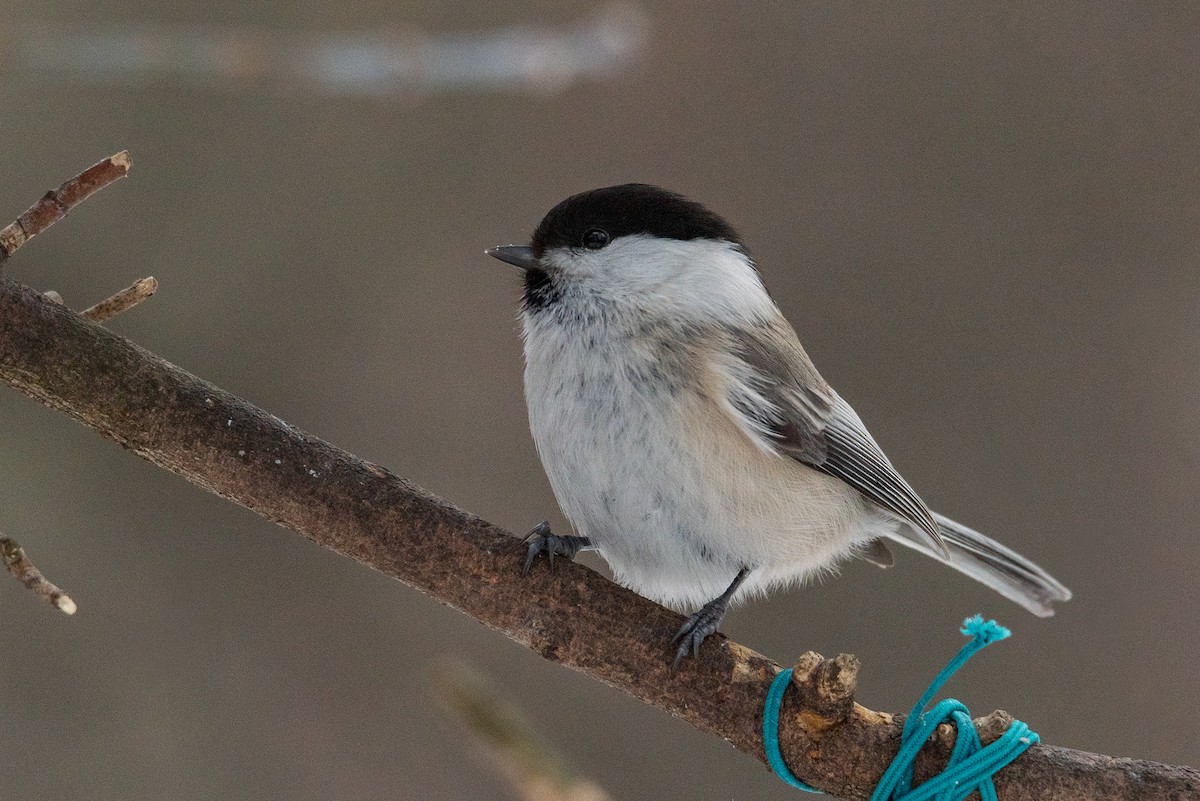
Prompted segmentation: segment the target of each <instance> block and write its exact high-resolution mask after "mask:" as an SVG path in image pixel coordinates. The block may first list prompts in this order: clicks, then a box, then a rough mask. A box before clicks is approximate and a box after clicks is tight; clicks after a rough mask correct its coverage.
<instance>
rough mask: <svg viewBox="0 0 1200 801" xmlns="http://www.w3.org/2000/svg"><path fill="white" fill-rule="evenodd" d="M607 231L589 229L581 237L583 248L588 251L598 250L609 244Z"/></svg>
mask: <svg viewBox="0 0 1200 801" xmlns="http://www.w3.org/2000/svg"><path fill="white" fill-rule="evenodd" d="M609 239H610V237H609V235H608V231H605V230H602V229H600V228H589V229H588V231H587V233H585V234H584V235H583V246H584V247H585V248H587V249H588V250H599V249H600V248H602V247H604V246H605V245H607V244H608V242H609Z"/></svg>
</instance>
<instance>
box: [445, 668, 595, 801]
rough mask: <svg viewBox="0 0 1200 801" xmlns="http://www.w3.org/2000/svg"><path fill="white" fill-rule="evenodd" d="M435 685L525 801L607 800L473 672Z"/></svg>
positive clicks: (459, 672) (449, 672) (454, 673)
mask: <svg viewBox="0 0 1200 801" xmlns="http://www.w3.org/2000/svg"><path fill="white" fill-rule="evenodd" d="M434 686H435V688H436V689H437V690H438V694H439V695H440V696H441V698H442V700H443V701H444V702H445V703H446V705H447V706H448V707H449V708H450V710H451V711H452V712H454V713H455V715H456V716H457V717H458V718H459V719H460V720H461V721H462V722H463V724H464V725H465V726H466V727H467V728H468V729H470V730H471V732H472V733H473V734H474V735H475V736H476V737H477V738H478V739H479V741H480V742H481V743H482V744H483V745H484V746H485V747H486V749H487V752H488V755H489V756H490V757H491V760H492V762H493V764H495V765H496V767H497V768H498V769H499V770H500V772H501V773H502V774H504V777H505V778H506V779H508V781H509V782H510V783H511V784H512V785H513V787H514V788H515V789H516V791H517V792H518V793H519V794H520V796H521V798H523V799H525V801H608V799H609V795H608V794H607V793H606V792H604V790H603V789H601V788H600V786H599V785H597V784H595V783H594V782H592V781H589V780H588V779H585V778H582V777H580V776H578V775H576V774H575V773H574V772H573V771H572V770H570V769H569V768H568V767H567V765H566V762H565V761H564V760H563V758H562V757H561V756H560V755H559V754H558V753H557V752H556V751H555V749H554V748H553V746H551V745H550V744H549V743H547V742H546V741H544V740H543V739H541V738H540V737H538V736H537V735H536V734H535V733H534V731H533V728H532V727H531V726H530V725H529V722H528V721H527V720H525V717H524V715H522V714H521V712H520V711H519V710H518V709H517V708H516V707H515V706H513V705H512V704H511V703H509V702H508V701H506V700H505V699H503V698H501V697H500V696H499V695H498V694H497V693H496V692H495V691H494V690H493V689H492V688H491V687H489V686H488V684H487V682H486V681H484V679H483V678H482V677H481V676H479V675H477V674H476V673H475V672H474V671H471V670H468V669H467V668H466V667H465V666H463V665H453V664H452V665H449V666H446V667H444V668H443V669H441V670H439V671H438V673H437V674H436V675H435V676H434Z"/></svg>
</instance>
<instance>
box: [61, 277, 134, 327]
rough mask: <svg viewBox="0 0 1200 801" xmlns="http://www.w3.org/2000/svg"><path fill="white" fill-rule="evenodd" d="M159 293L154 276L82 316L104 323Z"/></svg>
mask: <svg viewBox="0 0 1200 801" xmlns="http://www.w3.org/2000/svg"><path fill="white" fill-rule="evenodd" d="M157 291H158V281H157V280H155V278H154V276H150V277H149V278H143V279H142V280H140V281H137V282H136V283H134V284H133V285H132V286H128V287H126V288H125V289H122V290H121V291H120V292H118V293H117V294H115V295H113V296H112V297H111V298H108V299H106V300H102V301H100V302H99V303H97V304H96V305H95V306H92V307H91V308H88V309H84V310H83V311H81V312H80V314H81V315H83V316H84V317H86V318H87V319H89V320H91V321H92V322H93V323H102V322H104V321H105V320H108V319H111V318H113V317H116V316H117V315H118V314H120V313H121V312H123V311H125V310H127V309H132V308H133V307H134V306H136V305H138V304H139V303H141V302H142V301H143V300H147V299H148V298H149V297H150V296H151V295H153V294H154V293H155V292H157ZM43 294H44V293H43Z"/></svg>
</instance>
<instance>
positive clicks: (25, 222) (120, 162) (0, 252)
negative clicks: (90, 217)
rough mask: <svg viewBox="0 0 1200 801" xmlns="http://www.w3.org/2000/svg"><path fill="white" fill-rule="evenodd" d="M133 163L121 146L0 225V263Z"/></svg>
mask: <svg viewBox="0 0 1200 801" xmlns="http://www.w3.org/2000/svg"><path fill="white" fill-rule="evenodd" d="M132 166H133V162H132V161H131V160H130V158H129V153H128V151H125V150H122V151H121V152H120V153H117V154H116V155H113V156H109V157H108V158H106V159H104V160H103V161H100V162H97V163H96V164H93V165H92V166H90V167H88V168H87V169H86V170H84V171H83V172H81V173H79V175H76V176H75V177H74V178H72V179H71V180H69V181H67V182H66V183H64V184H63V185H62V186H60V187H59V188H58V189H51V190H50V191H49V192H47V193H46V194H45V195H43V196H42V199H41V200H39V201H38V202H37V203H34V204H33V205H32V206H30V207H29V208H28V209H26V210H25V213H24V214H22V215H21V216H20V217H18V218H17V219H16V221H14V222H12V223H10V224H9V225H7V226H5V227H4V228H3V229H0V264H4V262H5V260H7V259H8V257H9V256H11V255H12V254H14V253H16V252H17V249H18V248H19V247H21V245H24V244H25V243H26V242H28V241H29V240H30V239H33V238H34V237H35V236H37V235H38V234H40V233H41V232H42V231H45V230H46V229H47V228H49V227H50V226H52V225H54V224H55V223H56V222H58V221H59V220H61V219H62V218H63V217H66V216H67V212H69V211H70V210H71V209H73V208H74V207H75V206H78V205H79V204H80V203H82V202H83V201H85V200H87V199H88V198H89V197H91V196H92V195H94V194H95V193H96V192H99V191H100V190H101V189H103V188H104V187H106V186H108V185H109V184H111V183H113V182H114V181H117V180H119V179H121V178H124V177H125V176H126V175H127V174H128V173H129V168H130V167H132Z"/></svg>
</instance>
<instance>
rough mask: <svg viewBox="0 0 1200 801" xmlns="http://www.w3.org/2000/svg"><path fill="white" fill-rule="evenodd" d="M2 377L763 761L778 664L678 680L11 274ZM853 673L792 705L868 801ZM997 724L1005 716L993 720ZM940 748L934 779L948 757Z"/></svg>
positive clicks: (1177, 773)
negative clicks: (765, 716) (767, 701)
mask: <svg viewBox="0 0 1200 801" xmlns="http://www.w3.org/2000/svg"><path fill="white" fill-rule="evenodd" d="M0 379H3V380H4V381H5V382H7V383H8V384H10V385H11V386H13V387H15V388H17V389H19V390H20V391H22V392H24V393H25V394H27V395H29V396H31V397H33V398H35V399H37V400H39V401H41V402H42V403H44V404H46V405H47V406H50V407H52V408H55V409H58V410H60V411H62V412H64V413H66V414H68V415H69V416H71V417H73V418H75V419H76V420H79V421H80V422H82V423H84V424H85V425H87V426H89V427H91V428H93V429H95V430H96V431H98V432H99V433H100V434H101V435H102V436H104V437H106V438H108V439H111V440H113V441H115V442H118V443H120V444H121V445H123V446H125V447H127V448H129V449H131V450H133V451H134V452H135V453H137V454H138V455H139V456H141V457H143V458H144V459H147V460H148V461H150V462H152V463H154V464H156V465H158V466H160V467H163V468H165V469H167V470H170V471H172V472H175V473H178V474H179V475H181V476H183V477H184V478H186V479H188V480H189V481H191V482H193V483H195V484H197V485H199V486H201V487H203V488H205V489H207V490H208V491H210V492H213V493H215V494H217V495H220V496H221V497H223V498H227V499H229V500H231V501H234V502H235V503H238V504H241V505H243V506H245V507H247V508H249V509H251V510H253V511H254V512H256V513H258V514H260V515H262V516H263V517H265V518H267V519H268V520H271V521H273V522H276V523H279V524H280V525H283V526H285V527H287V528H290V529H292V530H294V531H297V532H299V533H302V534H304V535H305V536H307V537H308V538H309V539H311V540H313V541H314V542H316V543H318V544H320V545H324V546H325V547H327V548H331V549H333V550H335V551H337V552H338V553H341V554H343V555H345V556H349V557H351V558H353V559H356V560H358V561H360V562H362V563H363V564H365V565H368V566H370V567H373V568H375V569H376V570H379V571H381V572H383V573H386V574H387V575H389V576H393V577H394V578H397V579H399V580H400V581H402V582H404V583H405V584H408V585H410V586H412V587H415V588H417V589H419V590H421V591H422V592H425V593H427V594H429V595H431V596H433V597H434V598H436V599H438V600H439V601H441V602H442V603H444V604H447V605H449V606H452V607H454V608H456V609H459V610H461V611H462V612H464V613H465V614H468V615H470V616H472V617H474V618H475V619H477V620H479V621H481V622H483V623H484V624H486V625H487V626H489V627H491V628H493V629H496V630H497V631H500V632H502V633H503V634H505V635H506V636H508V637H510V638H511V639H513V640H515V641H516V642H519V643H521V644H522V645H525V646H526V647H528V648H530V649H532V650H534V651H535V652H537V653H538V654H540V655H542V656H543V657H545V658H546V659H548V660H551V661H554V662H558V663H561V664H563V665H566V666H568V667H571V668H574V669H576V670H580V671H582V672H584V673H586V674H588V675H589V676H592V677H594V678H596V679H599V680H600V681H603V682H605V683H607V684H610V685H612V686H614V687H617V688H619V689H622V690H624V691H626V692H628V693H630V694H631V695H633V696H634V697H636V698H639V699H641V700H643V701H645V702H646V703H648V704H651V705H653V706H656V707H658V708H660V709H663V710H665V711H667V712H669V713H671V714H672V715H674V716H676V717H678V718H680V719H682V720H685V721H687V722H688V723H691V724H692V725H693V726H696V727H697V728H699V729H702V730H704V731H707V732H711V733H713V734H716V735H717V736H719V737H722V738H724V739H726V740H727V741H729V742H730V743H731V744H732V745H734V746H735V747H736V748H738V749H740V750H742V751H744V752H746V753H747V754H750V755H752V756H754V757H756V758H758V759H759V760H765V757H764V754H763V746H762V734H761V726H762V706H763V700H764V698H765V696H766V692H767V688H768V685H769V684H770V682H771V679H772V678H774V676H775V674H776V673H777V671H778V670H779V669H780V668H779V666H778V665H776V664H775V663H773V662H771V661H770V660H768V659H766V658H765V657H763V656H762V655H760V654H757V653H755V652H754V651H752V650H750V649H749V648H746V647H744V646H742V645H738V644H737V643H735V642H732V641H730V640H728V639H726V638H725V637H723V636H720V635H715V636H714V637H712V638H711V639H710V641H708V642H706V643H705V647H704V651H703V654H702V658H701V659H700V660H698V661H697V662H695V663H689V664H688V665H687V667H685V669H684V670H682V671H681V672H680V673H679V674H672V673H671V671H670V663H671V660H670V657H669V654H668V652H667V650H668V649H667V648H666V645H665V643H667V642H668V641H669V639H670V637H671V635H673V634H674V633H675V631H676V630H677V629H678V628H679V626H680V624H681V622H682V618H681V617H680V616H679V615H677V614H675V613H673V612H670V611H668V610H666V609H664V608H662V607H660V606H658V605H656V604H654V603H652V602H650V601H648V600H646V599H644V598H641V597H639V596H637V595H635V594H634V593H632V592H630V591H628V590H625V589H623V588H621V587H618V586H617V585H615V584H613V583H612V582H610V581H608V580H606V579H605V578H603V577H602V576H600V575H599V574H597V573H595V572H593V571H591V570H588V569H587V568H585V567H583V566H581V565H578V564H574V563H564V564H560V565H559V567H558V568H557V570H556V571H554V572H551V571H548V570H537V571H534V573H533V574H531V575H530V576H528V577H526V578H522V577H521V575H520V571H519V570H518V565H519V564H520V561H521V557H522V556H523V553H524V547H523V545H522V544H521V543H520V542H519V541H518V540H517V539H515V538H514V537H512V536H511V535H510V534H508V533H507V532H505V531H503V530H502V529H500V528H498V527H496V526H494V525H492V524H490V523H488V522H487V521H485V520H481V519H480V518H478V517H475V516H473V515H470V514H468V513H466V512H464V511H462V510H460V509H457V508H455V507H454V506H452V505H451V504H449V503H447V502H446V501H443V500H441V499H439V498H437V497H434V496H433V495H431V494H429V493H428V492H426V491H425V490H423V489H421V488H420V487H418V486H416V485H414V484H412V483H411V482H409V481H406V480H405V479H403V478H399V477H397V476H394V475H392V474H391V473H389V472H388V471H387V470H385V469H383V468H381V467H379V466H377V465H374V464H370V463H368V462H365V461H363V460H361V459H358V458H357V457H355V456H353V455H351V454H349V453H346V452H345V451H341V450H339V449H337V448H335V447H334V446H332V445H330V444H329V443H327V442H324V441H322V440H320V439H318V438H316V437H314V436H312V435H310V434H307V433H305V432H303V431H300V430H299V429H296V428H294V427H292V426H290V425H288V424H287V423H285V422H283V421H282V420H280V419H279V418H277V417H274V416H273V415H270V414H268V413H267V412H265V411H263V410H261V409H258V408H256V407H254V406H253V405H251V404H249V403H247V402H246V401H244V400H241V399H240V398H237V397H234V396H233V395H231V394H229V393H228V392H225V391H223V390H221V389H218V388H217V387H215V386H213V385H212V384H209V383H207V382H205V381H203V380H201V379H199V378H197V377H195V376H193V375H191V374H189V373H187V372H185V371H184V370H181V369H180V368H178V367H176V366H174V365H172V364H170V363H168V362H166V361H164V360H163V359H161V358H159V357H158V356H155V355H154V354H152V353H150V352H149V351H146V350H144V349H142V348H140V347H138V346H137V345H134V344H133V343H131V342H129V341H128V340H125V339H123V338H121V337H119V336H117V335H115V334H113V333H112V332H110V331H108V330H106V329H104V328H102V327H101V326H99V325H95V324H93V323H91V322H88V321H87V320H85V319H84V318H83V317H81V316H80V315H78V314H76V313H74V312H72V311H71V310H69V309H67V308H65V307H63V306H61V305H58V304H55V303H53V302H52V301H50V300H48V299H46V298H45V297H43V296H42V295H41V294H39V293H37V292H35V291H33V290H31V289H29V288H27V287H24V286H21V285H20V284H17V283H15V282H13V281H11V280H8V279H0ZM854 668H855V663H854V662H853V660H851V659H849V658H845V657H842V658H839V659H837V660H828V661H826V660H821V659H820V658H819V657H817V656H816V655H805V657H803V658H802V659H801V663H800V665H798V666H797V670H796V678H795V680H794V681H795V683H796V685H797V687H798V691H793V692H790V693H789V694H788V696H787V697H786V698H785V702H784V708H783V714H782V715H781V720H782V722H783V725H782V726H781V728H782V731H781V733H780V740H781V747H782V750H783V753H784V756H785V757H786V759H787V761H788V764H789V765H791V766H792V769H793V771H794V772H795V773H796V774H797V775H798V776H800V777H801V778H802V779H804V780H805V781H807V782H810V783H811V784H813V785H815V786H817V787H820V788H822V789H824V790H826V791H828V792H830V793H833V794H835V795H838V796H841V797H843V798H847V799H863V798H867V797H869V795H870V793H871V790H872V789H873V788H874V786H875V784H876V783H877V782H878V780H879V777H880V776H881V775H882V774H883V771H884V769H885V768H886V767H887V764H888V762H889V761H890V760H891V758H892V756H893V755H894V754H895V753H896V750H897V748H898V745H899V741H900V739H899V738H900V720H899V719H898V718H897V717H894V716H892V715H888V714H886V713H880V712H874V711H871V710H869V709H866V708H865V707H862V706H860V705H858V704H855V703H853V701H852V693H853V686H854V675H853V674H854ZM989 717H990V716H989ZM947 740H950V741H952V738H950V737H946V738H941V739H939V740H937V741H935V742H934V743H932V744H931V745H930V746H929V747H927V748H926V749H925V752H923V754H922V756H921V757H920V759H919V760H918V762H917V775H918V778H922V777H927V776H930V775H932V774H933V773H935V772H937V770H938V769H939V767H940V766H941V765H943V764H945V760H946V757H947V755H948V745H949V743H948V742H947ZM996 784H997V789H998V790H999V791H1000V795H1001V797H1002V798H1004V799H1006V801H1025V800H1026V799H1027V800H1028V801H1034V800H1035V799H1036V800H1037V801H1054V800H1055V799H1092V798H1095V799H1100V798H1104V799H1130V800H1131V801H1132V800H1133V799H1136V800H1137V801H1150V799H1156V800H1157V799H1184V798H1196V797H1200V772H1198V771H1196V770H1193V769H1191V768H1183V767H1172V766H1167V765H1160V764H1156V763H1152V762H1142V761H1136V760H1130V759H1120V758H1114V757H1107V756H1101V755H1097V754H1088V753H1084V752H1081V751H1074V750H1071V749H1068V748H1060V747H1056V746H1050V745H1035V746H1034V747H1032V748H1030V749H1029V751H1027V752H1026V753H1025V754H1023V755H1022V756H1021V757H1020V758H1019V759H1018V760H1017V761H1016V762H1014V763H1013V764H1012V765H1010V766H1009V767H1007V768H1005V769H1004V770H1003V771H1001V772H1000V774H998V776H997V780H996Z"/></svg>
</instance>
